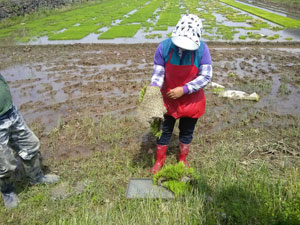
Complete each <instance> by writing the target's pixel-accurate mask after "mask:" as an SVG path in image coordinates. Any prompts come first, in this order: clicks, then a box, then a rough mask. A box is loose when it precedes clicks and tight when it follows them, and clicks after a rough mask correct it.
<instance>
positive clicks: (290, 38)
mask: <svg viewBox="0 0 300 225" xmlns="http://www.w3.org/2000/svg"><path fill="white" fill-rule="evenodd" d="M285 40H286V41H292V40H293V38H292V37H287V38H285Z"/></svg>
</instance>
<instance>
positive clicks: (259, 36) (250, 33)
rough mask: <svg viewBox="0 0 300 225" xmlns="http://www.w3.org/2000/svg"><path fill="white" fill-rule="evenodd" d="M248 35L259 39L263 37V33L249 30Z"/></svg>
mask: <svg viewBox="0 0 300 225" xmlns="http://www.w3.org/2000/svg"><path fill="white" fill-rule="evenodd" d="M247 35H248V37H249V38H251V39H257V40H258V39H261V38H262V36H261V34H258V33H252V32H248V33H247Z"/></svg>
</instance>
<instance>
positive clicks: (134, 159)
mask: <svg viewBox="0 0 300 225" xmlns="http://www.w3.org/2000/svg"><path fill="white" fill-rule="evenodd" d="M249 107H250V108H251V106H249ZM231 108H234V107H231ZM244 110H247V112H248V113H249V114H248V116H247V117H246V118H245V119H249V118H255V119H256V120H257V119H258V120H263V117H264V116H267V117H268V118H267V119H272V120H274V119H275V118H276V116H274V115H273V116H272V115H271V114H263V113H256V114H253V115H252V114H251V111H248V110H249V108H244ZM210 115H211V116H210V117H209V118H208V117H207V119H208V121H205V120H202V121H201V122H202V123H199V124H198V125H197V127H196V130H195V136H194V141H193V144H192V145H191V153H190V155H189V162H190V165H192V166H193V167H194V169H195V172H196V173H197V175H198V178H199V179H197V182H195V184H193V186H192V189H191V190H192V191H189V192H187V193H186V195H185V196H184V197H181V198H177V199H172V200H168V201H165V200H160V199H158V200H152V199H138V200H128V199H126V198H125V192H126V187H127V183H128V181H129V178H130V177H151V175H150V173H149V168H150V167H151V166H152V163H149V164H147V162H148V161H147V158H151V156H152V154H149V153H147V151H144V150H143V146H141V142H142V137H143V135H144V134H145V131H144V130H143V129H142V128H139V125H138V124H137V123H136V122H135V119H134V118H132V117H127V118H116V117H100V118H99V119H96V120H93V119H91V117H88V116H87V117H73V118H72V120H70V121H64V122H61V123H60V125H59V126H58V127H57V128H56V129H55V130H54V131H52V132H51V133H49V134H44V136H42V138H41V143H42V150H43V151H47V152H56V154H54V155H56V157H57V158H56V159H51V158H50V159H48V160H46V161H45V164H46V165H49V169H50V170H52V171H56V172H57V173H58V174H59V175H60V176H61V182H66V183H67V187H72V186H74V184H76V183H77V182H78V181H86V180H88V181H89V182H88V183H87V186H86V187H85V189H84V191H83V192H82V193H80V194H75V195H72V196H70V197H68V198H66V199H61V200H53V199H52V198H51V196H52V194H51V193H52V191H53V189H54V188H55V187H56V185H42V186H33V187H29V186H26V185H25V186H24V185H18V186H17V191H18V193H19V197H20V199H21V201H22V202H21V204H20V206H19V207H18V208H16V209H13V210H10V211H7V210H5V209H4V206H3V204H2V205H1V206H0V215H1V217H0V223H1V224H9V223H10V224H120V223H122V224H146V225H147V224H153V218H156V223H157V224H224V223H226V224H298V223H299V200H300V199H299V198H300V196H299V191H298V190H299V179H300V178H299V171H298V168H299V167H298V166H299V158H297V157H296V156H295V157H291V156H290V155H288V154H286V153H285V152H286V151H291V150H292V149H293V146H294V145H295V146H298V145H297V144H299V138H300V136H299V134H300V130H299V126H296V124H295V126H285V127H278V126H274V127H265V126H264V125H263V124H262V125H261V127H260V128H257V127H256V128H253V127H252V126H251V123H252V122H251V121H255V120H250V122H248V123H243V125H239V124H237V125H236V126H234V127H232V128H231V129H226V130H223V131H222V132H214V133H210V134H207V133H206V132H203V130H205V127H206V126H207V124H210V123H212V122H215V121H217V120H218V119H217V117H214V116H213V114H210ZM218 115H219V114H218ZM233 115H234V114H231V113H230V117H232V116H233ZM235 116H236V115H235ZM223 119H225V118H222V120H223ZM235 119H238V120H239V119H241V118H235ZM279 120H280V121H281V122H282V120H285V118H279ZM278 140H282V141H278ZM153 141H155V140H153ZM149 144H150V143H149ZM78 146H84V148H85V149H93V154H92V155H91V156H90V157H85V158H83V157H78V158H73V159H63V158H62V157H60V155H59V153H60V151H58V150H59V149H60V150H61V149H66V148H69V151H74V149H76V147H78ZM145 149H148V148H147V147H146V148H145ZM270 150H272V151H273V153H272V154H271V155H269V153H268V152H269V151H270ZM176 151H177V150H176ZM141 156H143V157H142V158H140V157H141ZM269 156H272V157H273V159H272V160H271V159H269V158H268V157H269ZM176 158H177V156H176V155H174V149H172V148H170V150H169V151H168V157H167V161H168V163H169V164H176V161H177V160H176ZM150 162H151V161H150ZM142 165H145V167H143V166H142ZM33 212H34V213H33ZM162 212H163V213H162ZM137 215H138V216H137ZM157 215H159V217H157ZM174 215H176V216H174Z"/></svg>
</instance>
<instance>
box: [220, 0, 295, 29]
mask: <svg viewBox="0 0 300 225" xmlns="http://www.w3.org/2000/svg"><path fill="white" fill-rule="evenodd" d="M219 1H220V2H223V3H225V4H228V5H231V6H233V7H236V8H238V9H241V10H244V11H246V12H249V13H251V14H254V15H256V16H259V17H261V18H264V19H266V20H269V21H271V22H274V23H276V24H279V25H281V26H284V27H287V28H299V27H300V21H299V20H295V19H291V18H288V17H284V16H280V15H277V14H274V13H271V12H267V11H265V10H262V9H258V8H255V7H252V6H248V5H244V4H242V3H238V2H235V1H233V0H219Z"/></svg>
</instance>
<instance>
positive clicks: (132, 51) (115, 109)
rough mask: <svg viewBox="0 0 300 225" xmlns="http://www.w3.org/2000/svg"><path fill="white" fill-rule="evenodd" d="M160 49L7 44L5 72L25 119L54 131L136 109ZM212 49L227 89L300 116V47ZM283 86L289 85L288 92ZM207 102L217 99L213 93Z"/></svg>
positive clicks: (262, 105) (219, 80) (282, 112)
mask: <svg viewBox="0 0 300 225" xmlns="http://www.w3.org/2000/svg"><path fill="white" fill-rule="evenodd" d="M156 47H157V45H156V44H144V45H68V46H63V47H61V46H47V47H45V46H31V47H26V48H24V47H21V46H19V47H15V48H13V49H11V48H4V47H3V48H1V49H0V50H1V52H2V54H1V56H0V60H1V62H2V65H1V67H0V72H1V74H3V76H4V77H5V78H6V80H7V81H8V83H9V86H10V87H11V91H12V95H13V99H14V102H15V104H16V105H17V106H18V107H19V109H20V110H21V112H22V113H23V115H24V117H25V118H26V120H28V121H29V122H33V121H35V120H40V121H41V123H42V124H43V125H44V127H45V128H46V129H47V130H50V129H51V128H53V127H55V126H56V125H57V120H58V119H59V118H60V117H61V118H67V117H69V116H71V117H72V115H75V114H76V115H78V114H79V115H93V116H95V117H97V116H100V115H104V114H117V115H128V114H132V113H134V112H135V108H136V106H137V104H138V96H139V90H140V89H141V88H142V87H143V86H144V85H147V84H149V82H150V78H151V74H152V67H153V55H154V52H155V49H156ZM209 47H210V51H211V55H212V59H213V70H214V72H213V74H214V77H213V81H214V82H217V83H220V84H222V85H224V86H225V87H226V88H228V89H238V90H241V91H246V92H248V93H250V92H251V93H252V92H257V93H258V94H259V95H260V97H261V100H260V101H259V102H258V103H256V104H254V107H255V108H257V109H261V110H267V111H268V112H272V113H277V114H280V115H286V114H292V115H297V116H299V115H300V106H299V97H300V89H299V88H300V81H299V73H300V67H299V56H300V51H299V46H297V45H296V46H294V47H293V48H289V47H286V46H285V45H282V46H281V45H280V44H278V46H277V45H276V47H278V48H274V47H267V48H261V47H257V46H241V47H234V48H232V47H231V46H230V45H224V46H221V47H218V46H214V45H213V44H211V45H210V44H209ZM229 73H234V77H230V76H228V74H229ZM281 84H284V85H285V86H284V87H285V89H283V90H284V91H283V93H280V86H281ZM207 92H208V93H209V92H211V90H209V89H207ZM208 96H209V95H208ZM214 98H215V97H214ZM207 102H208V104H210V97H208V100H207ZM237 104H239V103H237ZM218 107H221V108H223V107H224V106H218ZM216 110H217V109H216Z"/></svg>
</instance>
